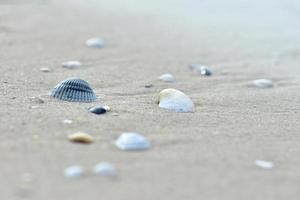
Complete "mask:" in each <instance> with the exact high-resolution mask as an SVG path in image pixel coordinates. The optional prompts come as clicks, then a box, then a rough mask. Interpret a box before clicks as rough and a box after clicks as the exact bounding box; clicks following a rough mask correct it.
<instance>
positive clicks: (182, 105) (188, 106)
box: [156, 88, 195, 112]
mask: <svg viewBox="0 0 300 200" xmlns="http://www.w3.org/2000/svg"><path fill="white" fill-rule="evenodd" d="M156 103H157V104H158V105H159V107H160V108H165V109H168V110H171V111H174V112H194V110H195V106H194V103H193V102H192V100H191V99H190V97H188V96H187V95H186V94H184V93H183V92H181V91H179V90H176V89H170V88H169V89H164V90H162V91H161V92H160V93H159V95H158V96H157V99H156Z"/></svg>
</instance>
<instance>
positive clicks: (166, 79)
mask: <svg viewBox="0 0 300 200" xmlns="http://www.w3.org/2000/svg"><path fill="white" fill-rule="evenodd" d="M158 79H159V80H161V81H164V82H175V78H174V76H173V75H172V74H163V75H161V76H159V77H158Z"/></svg>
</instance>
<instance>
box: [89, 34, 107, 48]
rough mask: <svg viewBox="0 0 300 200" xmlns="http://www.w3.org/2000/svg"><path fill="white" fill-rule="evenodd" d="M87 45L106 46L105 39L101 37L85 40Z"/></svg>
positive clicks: (94, 46) (93, 46)
mask: <svg viewBox="0 0 300 200" xmlns="http://www.w3.org/2000/svg"><path fill="white" fill-rule="evenodd" d="M85 44H86V46H88V47H92V48H102V47H104V41H103V40H102V39H101V38H97V37H95V38H90V39H88V40H87V41H86V42H85Z"/></svg>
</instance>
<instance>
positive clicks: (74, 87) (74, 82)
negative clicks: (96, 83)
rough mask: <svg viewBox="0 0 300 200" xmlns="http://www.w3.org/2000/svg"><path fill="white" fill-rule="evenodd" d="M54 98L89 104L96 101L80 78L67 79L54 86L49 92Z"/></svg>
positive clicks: (92, 92) (89, 88) (94, 95)
mask: <svg viewBox="0 0 300 200" xmlns="http://www.w3.org/2000/svg"><path fill="white" fill-rule="evenodd" d="M50 95H51V96H52V97H54V98H57V99H60V100H64V101H73V102H91V101H95V100H96V99H97V97H96V94H95V93H94V91H93V90H92V88H91V87H90V85H89V84H88V83H87V82H86V81H84V80H82V79H80V78H69V79H66V80H64V81H62V82H60V83H59V84H58V85H56V86H55V87H54V88H53V90H52V91H51V92H50Z"/></svg>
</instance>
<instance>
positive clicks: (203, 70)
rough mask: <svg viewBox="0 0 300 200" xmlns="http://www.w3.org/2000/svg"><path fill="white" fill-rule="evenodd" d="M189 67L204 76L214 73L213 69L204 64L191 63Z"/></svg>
mask: <svg viewBox="0 0 300 200" xmlns="http://www.w3.org/2000/svg"><path fill="white" fill-rule="evenodd" d="M189 68H190V69H191V70H193V71H195V72H197V73H198V74H200V75H202V76H211V75H212V71H211V70H210V69H209V68H208V67H206V66H204V65H199V64H191V65H189Z"/></svg>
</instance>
